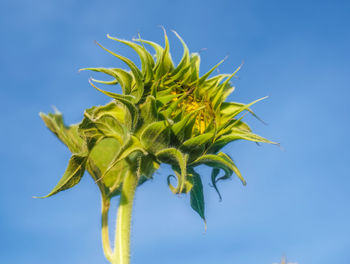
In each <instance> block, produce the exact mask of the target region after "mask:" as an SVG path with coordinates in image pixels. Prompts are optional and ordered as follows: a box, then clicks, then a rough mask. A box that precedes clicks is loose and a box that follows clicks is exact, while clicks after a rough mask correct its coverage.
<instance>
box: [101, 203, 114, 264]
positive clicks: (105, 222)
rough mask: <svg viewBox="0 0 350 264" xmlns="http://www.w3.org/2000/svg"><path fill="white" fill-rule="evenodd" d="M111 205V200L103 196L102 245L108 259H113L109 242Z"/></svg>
mask: <svg viewBox="0 0 350 264" xmlns="http://www.w3.org/2000/svg"><path fill="white" fill-rule="evenodd" d="M109 207H110V200H109V199H108V198H104V197H102V246H103V252H104V254H105V256H106V259H107V260H108V261H110V262H111V261H112V254H113V253H112V249H111V245H110V242H109V230H108V212H109Z"/></svg>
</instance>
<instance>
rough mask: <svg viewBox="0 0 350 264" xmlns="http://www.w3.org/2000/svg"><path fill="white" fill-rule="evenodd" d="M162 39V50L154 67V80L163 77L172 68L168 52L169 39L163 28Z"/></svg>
mask: <svg viewBox="0 0 350 264" xmlns="http://www.w3.org/2000/svg"><path fill="white" fill-rule="evenodd" d="M163 30H164V29H163ZM164 40H165V47H164V49H163V50H162V53H161V56H160V58H159V60H157V63H156V65H155V67H154V78H155V80H159V79H161V78H163V77H164V75H166V74H167V73H169V72H171V71H172V70H173V69H174V65H173V61H172V59H171V56H170V52H169V40H168V36H167V34H166V31H165V30H164Z"/></svg>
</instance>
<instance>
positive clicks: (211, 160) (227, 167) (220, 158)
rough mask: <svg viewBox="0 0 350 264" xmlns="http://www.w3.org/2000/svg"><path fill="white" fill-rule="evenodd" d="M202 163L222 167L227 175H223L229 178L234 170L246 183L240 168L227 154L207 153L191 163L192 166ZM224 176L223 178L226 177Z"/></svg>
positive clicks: (244, 182)
mask: <svg viewBox="0 0 350 264" xmlns="http://www.w3.org/2000/svg"><path fill="white" fill-rule="evenodd" d="M201 164H205V165H207V166H210V167H214V168H220V169H222V170H224V171H225V175H224V176H223V177H225V178H229V177H230V176H231V175H232V173H233V172H235V173H236V175H237V176H238V178H239V179H240V180H241V181H242V183H243V185H245V184H246V181H245V180H244V178H243V177H242V175H241V173H240V172H239V170H238V168H237V167H236V165H235V164H234V162H233V161H232V159H230V158H229V157H228V156H227V155H226V154H224V153H222V152H220V153H218V154H217V155H214V154H206V155H203V156H200V157H199V158H198V159H196V160H195V161H193V162H192V163H190V164H189V165H190V166H191V167H194V166H198V165H201ZM223 177H222V179H224V178H223Z"/></svg>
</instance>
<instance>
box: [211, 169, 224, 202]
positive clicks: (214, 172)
mask: <svg viewBox="0 0 350 264" xmlns="http://www.w3.org/2000/svg"><path fill="white" fill-rule="evenodd" d="M219 173H220V169H218V168H213V170H212V171H211V184H212V187H213V188H214V189H215V191H216V193H217V194H218V195H219V201H220V202H221V201H222V197H221V193H220V191H219V189H218V186H217V185H216V183H217V179H216V178H217V177H218V175H219Z"/></svg>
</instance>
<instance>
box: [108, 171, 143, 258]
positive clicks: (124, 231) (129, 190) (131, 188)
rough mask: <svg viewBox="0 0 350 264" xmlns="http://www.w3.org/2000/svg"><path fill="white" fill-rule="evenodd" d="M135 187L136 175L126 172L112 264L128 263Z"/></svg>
mask: <svg viewBox="0 0 350 264" xmlns="http://www.w3.org/2000/svg"><path fill="white" fill-rule="evenodd" d="M136 186H137V176H136V174H134V173H133V172H131V171H128V173H127V175H126V176H125V179H124V181H123V186H122V191H121V195H120V203H119V207H118V216H117V223H116V233H115V240H114V253H113V256H112V261H111V263H112V264H129V263H130V226H131V214H132V206H133V201H134V195H135V190H136Z"/></svg>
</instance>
